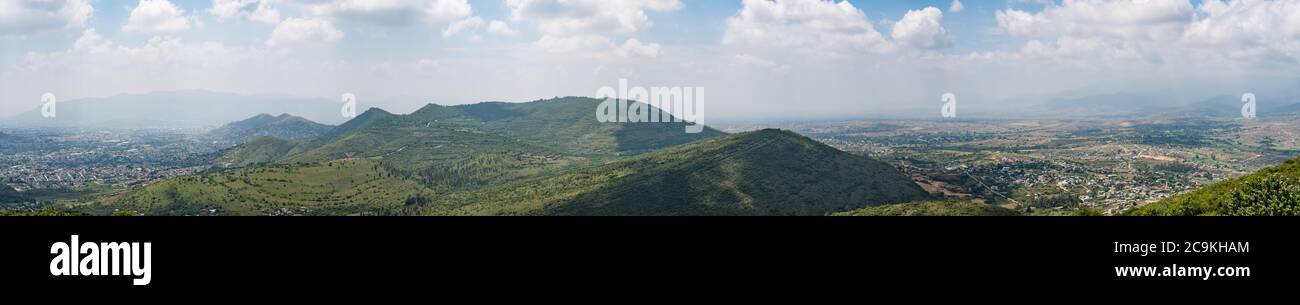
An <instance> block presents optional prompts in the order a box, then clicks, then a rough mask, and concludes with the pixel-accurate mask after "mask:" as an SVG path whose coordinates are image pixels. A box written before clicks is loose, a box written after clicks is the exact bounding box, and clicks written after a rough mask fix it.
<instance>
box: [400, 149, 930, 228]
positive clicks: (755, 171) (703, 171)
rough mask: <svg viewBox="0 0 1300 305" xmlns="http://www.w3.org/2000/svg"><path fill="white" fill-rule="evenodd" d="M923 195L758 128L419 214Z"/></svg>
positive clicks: (880, 171)
mask: <svg viewBox="0 0 1300 305" xmlns="http://www.w3.org/2000/svg"><path fill="white" fill-rule="evenodd" d="M928 197H929V194H928V193H926V192H925V191H924V190H923V189H921V188H920V187H919V186H917V185H916V184H915V183H912V181H911V180H910V179H909V178H908V177H906V176H904V175H903V174H902V173H900V172H898V171H897V170H895V169H894V168H893V167H891V166H889V165H888V164H885V163H882V162H879V161H875V160H871V159H868V158H864V157H859V156H855V155H851V154H848V153H845V152H842V151H839V150H836V149H834V148H831V147H829V146H826V145H824V144H821V143H819V142H816V141H813V140H811V139H808V138H805V137H802V136H800V135H798V134H795V133H793V132H790V131H779V130H761V131H754V132H748V133H742V134H736V135H731V136H726V137H718V138H712V139H708V140H704V141H700V142H696V143H691V144H687V145H682V146H679V147H674V148H670V149H666V150H662V151H657V152H653V153H649V154H645V155H641V156H637V157H634V158H631V159H628V160H623V161H618V162H614V163H610V164H606V165H602V166H596V167H591V168H586V169H581V170H576V171H572V172H568V173H563V174H559V175H555V176H550V177H544V178H540V179H535V180H530V181H523V182H519V183H514V184H508V185H503V186H499V187H494V188H489V189H484V190H481V191H475V192H464V193H457V194H450V195H447V196H442V197H436V198H434V201H433V203H432V204H430V205H427V206H421V207H417V208H407V209H403V210H401V211H397V212H399V213H401V214H423V215H446V214H451V215H826V214H828V213H832V212H839V211H847V210H852V209H857V208H861V207H866V206H872V205H881V204H890V203H899V202H907V201H914V200H920V199H926V198H928Z"/></svg>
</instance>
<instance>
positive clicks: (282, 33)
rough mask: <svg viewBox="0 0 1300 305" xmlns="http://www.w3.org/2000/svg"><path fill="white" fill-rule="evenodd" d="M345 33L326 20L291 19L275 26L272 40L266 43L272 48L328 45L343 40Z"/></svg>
mask: <svg viewBox="0 0 1300 305" xmlns="http://www.w3.org/2000/svg"><path fill="white" fill-rule="evenodd" d="M343 36H344V34H343V32H342V31H339V30H338V29H335V28H334V24H332V23H330V22H329V21H326V20H324V19H317V18H311V19H302V18H289V19H285V20H284V22H280V24H279V25H277V26H275V30H273V31H271V38H270V39H269V40H267V41H266V44H267V45H270V46H284V45H292V44H311V43H328V42H335V41H339V40H341V39H343Z"/></svg>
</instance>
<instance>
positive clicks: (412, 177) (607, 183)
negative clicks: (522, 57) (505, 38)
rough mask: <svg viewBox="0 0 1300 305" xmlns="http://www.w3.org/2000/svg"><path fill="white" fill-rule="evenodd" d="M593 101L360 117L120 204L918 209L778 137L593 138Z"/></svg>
mask: <svg viewBox="0 0 1300 305" xmlns="http://www.w3.org/2000/svg"><path fill="white" fill-rule="evenodd" d="M599 102H600V100H597V99H591V98H579V97H569V98H557V99H552V100H542V101H535V102H529V103H480V104H474V105H463V106H439V105H427V106H425V107H423V108H421V109H419V110H417V111H415V112H413V113H411V114H406V115H396V114H392V113H388V112H386V111H383V110H380V109H377V108H372V109H370V110H368V111H366V112H365V113H363V114H362V115H360V116H357V117H356V118H354V119H352V120H351V121H348V122H346V123H343V124H340V125H339V126H336V127H334V128H333V129H332V130H330V131H328V132H325V133H323V134H322V135H320V136H318V137H315V138H309V139H301V140H289V139H279V138H274V137H260V138H255V139H253V140H251V141H249V142H247V143H244V144H242V145H240V146H237V147H235V148H232V149H230V150H228V151H226V152H225V154H224V156H223V157H222V158H221V160H219V161H218V162H219V163H223V164H225V165H227V166H228V167H235V168H237V167H243V168H241V169H232V170H227V171H225V172H219V173H210V174H204V175H197V176H187V177H181V178H176V179H172V180H167V181H164V182H160V183H156V184H154V185H150V186H148V187H145V188H143V189H140V190H137V191H134V192H132V193H130V194H127V195H126V196H124V197H123V198H122V199H121V201H120V202H118V203H117V204H118V205H117V207H122V208H131V209H136V210H140V211H142V212H144V213H147V214H175V215H193V214H222V215H228V214H234V215H266V214H280V215H286V214H287V215H299V214H309V215H318V214H326V215H340V214H343V215H352V214H364V215H373V214H399V215H826V214H828V213H832V212H841V211H847V210H852V209H857V208H862V207H867V206H874V205H881V204H889V203H900V202H907V201H914V200H921V199H927V198H929V194H928V193H926V192H925V191H924V190H922V189H921V188H920V187H919V186H917V185H916V184H914V183H912V181H911V180H910V179H909V178H908V177H907V176H905V175H903V174H901V173H900V172H898V171H897V170H896V169H894V168H893V167H892V166H889V165H888V164H885V163H882V162H879V161H875V160H871V159H869V158H865V157H861V156H856V155H852V154H848V153H845V152H842V151H839V150H836V149H834V148H831V147H829V146H826V145H824V144H821V143H818V142H816V141H813V140H811V139H808V138H805V137H802V136H800V135H798V134H795V133H792V132H789V131H779V130H761V131H754V132H748V133H742V134H735V135H727V134H724V133H722V132H719V131H717V130H714V129H711V128H706V129H705V131H704V132H701V133H696V134H690V133H685V132H684V130H685V129H684V127H685V124H684V123H632V124H606V123H599V122H597V121H596V120H595V117H594V115H593V114H594V110H595V109H596V106H597V105H598V104H599Z"/></svg>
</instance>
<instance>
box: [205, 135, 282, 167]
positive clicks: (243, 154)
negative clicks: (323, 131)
mask: <svg viewBox="0 0 1300 305" xmlns="http://www.w3.org/2000/svg"><path fill="white" fill-rule="evenodd" d="M299 144H300V143H299V142H296V141H290V140H283V139H280V138H274V137H259V138H256V139H253V140H251V141H248V142H247V143H244V144H240V145H238V146H235V147H232V148H230V149H227V150H226V151H225V153H223V154H222V155H221V157H219V158H217V160H216V161H214V162H213V164H214V165H217V166H220V167H247V166H252V165H257V164H265V163H271V162H274V161H276V160H280V159H282V158H284V157H285V156H287V155H289V152H291V151H293V149H294V148H296V147H297V146H298V145H299Z"/></svg>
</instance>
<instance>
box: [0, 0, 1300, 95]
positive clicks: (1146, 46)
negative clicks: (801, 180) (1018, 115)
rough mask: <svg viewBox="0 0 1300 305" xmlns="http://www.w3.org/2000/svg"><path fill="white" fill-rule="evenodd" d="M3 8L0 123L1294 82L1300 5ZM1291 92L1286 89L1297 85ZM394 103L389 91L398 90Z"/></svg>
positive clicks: (545, 2)
mask: <svg viewBox="0 0 1300 305" xmlns="http://www.w3.org/2000/svg"><path fill="white" fill-rule="evenodd" d="M961 6H962V8H963V9H961V10H959V11H957V10H954V8H955V5H954V1H952V0H948V1H944V0H913V1H847V2H845V1H827V0H779V1H775V0H750V1H739V0H737V1H726V0H612V1H594V0H569V1H559V0H471V1H466V0H370V1H357V0H260V1H259V0H171V1H166V0H145V1H134V0H52V1H50V2H48V3H45V5H40V4H39V3H36V2H31V1H30V0H0V7H5V8H7V9H6V11H2V12H0V19H3V20H4V21H0V80H2V81H3V82H0V100H2V101H3V102H0V115H4V114H12V113H15V112H17V111H22V110H26V109H30V108H31V104H32V103H30V101H26V100H27V99H32V98H31V97H39V96H40V95H41V94H42V93H44V92H52V93H56V94H57V95H59V96H60V97H61V99H63V100H67V99H75V98H81V97H95V96H106V95H114V94H120V93H138V92H148V91H160V90H177V89H207V90H216V91H229V92H235V93H244V94H281V93H283V94H292V95H301V96H317V97H331V98H334V97H337V96H338V94H340V93H344V92H348V93H356V94H357V95H358V96H361V97H362V99H363V100H364V99H371V100H376V101H379V100H384V101H389V102H392V103H394V105H393V107H394V108H398V109H399V111H400V109H401V108H411V107H413V106H412V105H419V104H422V103H425V102H437V103H443V104H459V103H471V102H477V101H484V100H505V101H526V100H532V99H536V98H543V97H551V96H563V95H592V94H593V93H594V91H595V90H596V89H597V88H599V87H602V86H608V85H610V84H613V83H617V81H618V80H619V79H629V80H630V81H631V82H632V83H635V84H640V85H643V86H693V87H694V86H700V87H707V88H709V92H710V101H711V102H712V105H718V106H716V107H718V108H721V109H725V111H719V112H716V113H719V114H718V115H720V116H735V117H747V116H774V115H802V116H826V115H843V114H846V113H847V114H851V115H870V114H879V113H887V112H890V111H903V110H908V109H918V108H919V109H928V108H931V107H930V106H931V105H930V104H932V103H934V101H932V100H935V99H936V98H937V97H938V96H939V95H941V94H942V93H947V92H954V93H957V95H958V96H961V97H962V98H961V99H962V100H963V101H969V102H970V103H974V104H977V105H982V106H983V107H986V108H987V109H990V110H994V109H1014V107H1016V106H1017V105H1021V104H1025V103H1036V102H1044V101H1048V100H1052V99H1061V98H1071V97H1078V96H1079V95H1086V94H1094V93H1095V94H1098V95H1103V94H1110V93H1117V92H1119V93H1123V92H1141V93H1147V94H1149V93H1152V92H1162V91H1170V90H1173V91H1180V92H1182V93H1180V94H1179V95H1178V96H1180V97H1183V96H1190V97H1197V96H1219V95H1223V94H1229V93H1232V92H1236V91H1241V90H1253V91H1263V92H1269V91H1275V92H1278V93H1279V94H1290V93H1295V92H1288V91H1287V90H1288V89H1287V88H1294V87H1295V85H1296V84H1297V83H1300V82H1297V75H1300V73H1295V72H1297V66H1298V64H1297V63H1298V62H1300V42H1298V41H1300V0H1208V1H1200V0H1197V1H1188V0H1073V1H1046V0H1010V2H1008V1H979V0H966V1H961ZM1297 94H1300V93H1297ZM395 97H404V98H401V99H399V98H395Z"/></svg>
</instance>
